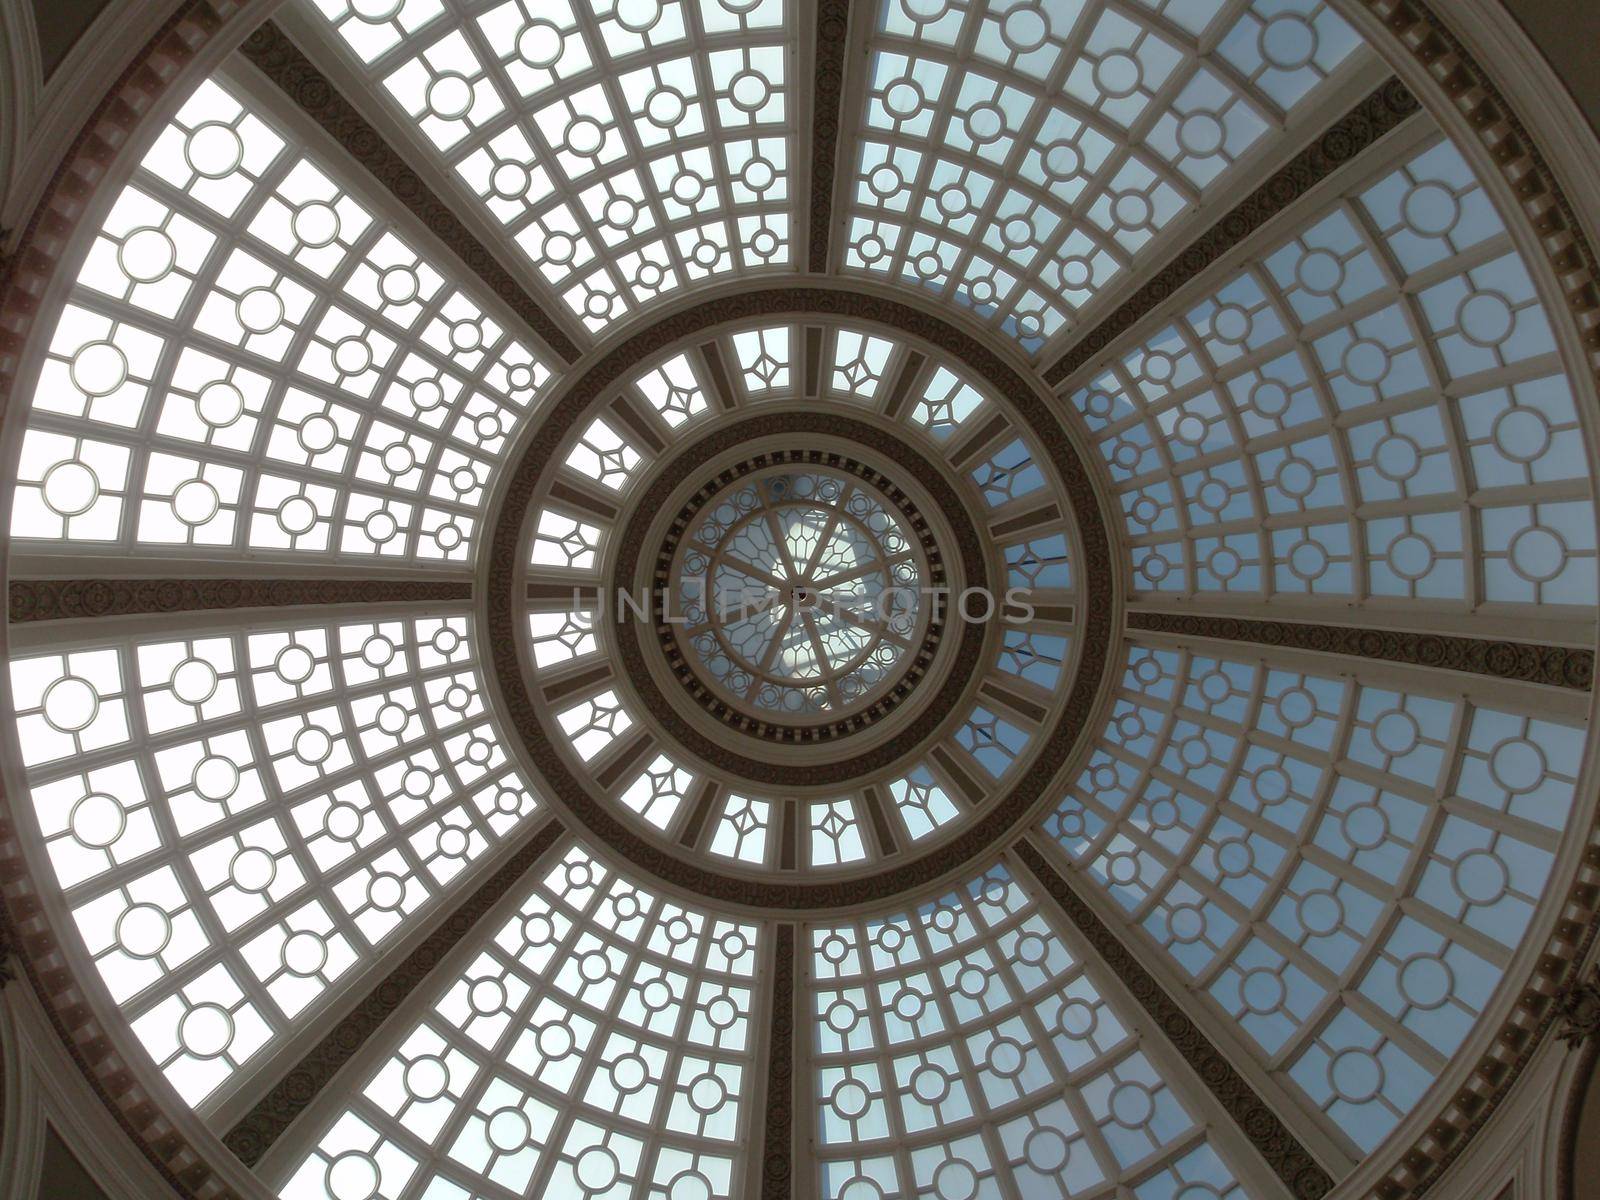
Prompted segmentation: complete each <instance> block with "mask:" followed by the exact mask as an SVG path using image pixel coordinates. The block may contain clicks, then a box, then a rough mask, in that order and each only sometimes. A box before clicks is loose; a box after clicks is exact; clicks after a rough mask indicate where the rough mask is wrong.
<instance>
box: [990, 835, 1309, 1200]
mask: <svg viewBox="0 0 1600 1200" xmlns="http://www.w3.org/2000/svg"><path fill="white" fill-rule="evenodd" d="M1014 849H1015V852H1016V855H1017V857H1018V858H1019V859H1021V861H1022V864H1023V865H1024V866H1025V867H1027V868H1028V870H1029V871H1030V872H1032V873H1033V876H1034V878H1035V879H1037V880H1038V881H1039V885H1040V886H1041V887H1042V888H1043V889H1044V891H1045V892H1046V893H1048V894H1049V896H1050V897H1051V899H1053V900H1054V901H1055V902H1056V904H1057V905H1058V906H1059V907H1060V909H1061V911H1062V912H1063V913H1065V914H1066V916H1067V918H1068V920H1070V921H1071V922H1072V924H1073V925H1074V926H1075V927H1076V928H1077V930H1078V931H1079V932H1080V933H1082V934H1083V936H1084V937H1085V938H1087V939H1088V940H1089V943H1090V944H1091V945H1092V946H1093V947H1094V948H1095V950H1096V951H1097V952H1098V953H1099V955H1100V957H1101V959H1102V960H1103V961H1104V962H1105V964H1106V966H1108V967H1109V968H1110V969H1111V970H1112V971H1113V972H1114V973H1115V974H1116V976H1117V978H1119V979H1121V980H1122V982H1123V983H1124V984H1126V985H1127V988H1128V991H1129V992H1131V993H1132V995H1133V997H1134V999H1136V1000H1137V1001H1138V1002H1139V1004H1140V1005H1141V1006H1142V1007H1143V1008H1144V1010H1145V1012H1147V1013H1149V1014H1150V1017H1151V1019H1152V1020H1153V1022H1154V1023H1155V1026H1156V1028H1158V1029H1160V1030H1161V1032H1162V1034H1163V1035H1164V1036H1165V1037H1166V1039H1167V1041H1168V1042H1170V1043H1171V1045H1172V1046H1173V1048H1174V1049H1176V1050H1177V1052H1178V1053H1179V1054H1180V1055H1181V1056H1182V1057H1183V1059H1184V1061H1186V1062H1187V1063H1188V1064H1189V1065H1190V1066H1191V1067H1192V1068H1194V1071H1195V1073H1196V1074H1197V1075H1198V1076H1199V1077H1200V1079H1201V1082H1203V1083H1204V1084H1205V1086H1206V1087H1207V1088H1209V1089H1210V1091H1211V1094H1212V1095H1213V1096H1215V1097H1216V1099H1217V1103H1219V1104H1220V1105H1222V1107H1223V1109H1225V1110H1226V1111H1227V1113H1228V1115H1229V1116H1230V1117H1232V1118H1233V1120H1234V1122H1235V1124H1237V1125H1238V1127H1239V1131H1240V1132H1241V1133H1242V1134H1243V1135H1244V1137H1245V1139H1246V1140H1247V1141H1248V1142H1249V1143H1250V1144H1251V1145H1252V1146H1254V1147H1255V1149H1256V1151H1257V1152H1258V1153H1259V1154H1260V1155H1261V1157H1262V1158H1263V1159H1264V1160H1265V1161H1266V1163H1267V1165H1268V1166H1269V1167H1271V1168H1272V1170H1273V1172H1274V1173H1275V1174H1276V1175H1277V1176H1278V1178H1279V1179H1281V1180H1283V1182H1284V1185H1285V1186H1286V1187H1287V1188H1288V1189H1289V1193H1290V1195H1292V1196H1294V1197H1295V1198H1296V1200H1320V1197H1322V1196H1326V1195H1327V1194H1328V1193H1329V1192H1330V1191H1332V1190H1333V1182H1334V1181H1333V1177H1332V1176H1331V1175H1329V1174H1328V1172H1327V1171H1325V1170H1324V1169H1323V1168H1322V1166H1321V1165H1320V1164H1319V1163H1318V1162H1317V1161H1316V1159H1314V1158H1312V1157H1311V1152H1310V1151H1309V1150H1307V1149H1306V1148H1305V1146H1303V1145H1302V1144H1301V1142H1300V1140H1299V1139H1298V1138H1297V1137H1295V1136H1294V1134H1293V1133H1292V1132H1291V1131H1290V1129H1289V1128H1288V1126H1286V1125H1285V1124H1284V1123H1283V1122H1282V1121H1281V1120H1280V1119H1279V1118H1278V1114H1277V1113H1275V1112H1273V1110H1272V1108H1271V1106H1270V1105H1268V1104H1267V1102H1266V1101H1265V1100H1263V1099H1262V1098H1261V1097H1260V1096H1259V1095H1257V1094H1256V1091H1255V1089H1254V1088H1252V1087H1251V1086H1250V1083H1249V1081H1248V1080H1246V1079H1245V1078H1244V1076H1242V1075H1240V1074H1239V1072H1238V1070H1237V1069H1235V1067H1234V1065H1233V1064H1232V1063H1231V1062H1229V1061H1228V1058H1227V1056H1226V1055H1225V1054H1223V1053H1222V1051H1220V1050H1219V1049H1217V1046H1216V1043H1214V1042H1213V1041H1212V1040H1211V1039H1210V1038H1208V1037H1206V1035H1205V1033H1204V1032H1203V1031H1202V1030H1201V1029H1200V1027H1199V1026H1198V1025H1196V1024H1195V1023H1194V1021H1193V1020H1191V1019H1190V1017H1189V1015H1188V1014H1187V1013H1185V1012H1184V1011H1183V1009H1182V1008H1181V1007H1180V1006H1179V1005H1178V1003H1177V1001H1175V1000H1174V999H1173V998H1172V997H1171V996H1170V995H1168V994H1167V991H1166V989H1165V988H1163V987H1162V986H1161V984H1160V983H1158V982H1157V981H1156V979H1155V977H1154V976H1152V975H1151V974H1150V972H1149V971H1147V970H1145V968H1144V966H1143V964H1142V963H1140V962H1139V960H1138V959H1137V958H1136V957H1135V956H1134V955H1133V954H1132V953H1131V952H1130V951H1129V950H1128V948H1127V946H1125V945H1123V943H1122V940H1121V939H1120V938H1118V937H1117V935H1116V934H1114V933H1113V932H1112V931H1111V929H1110V927H1109V926H1107V925H1106V923H1105V922H1104V921H1102V920H1101V919H1100V917H1099V915H1098V914H1097V913H1096V912H1095V911H1094V909H1092V908H1091V907H1090V906H1089V905H1088V904H1087V903H1086V902H1085V901H1084V899H1083V897H1082V896H1080V895H1079V894H1078V892H1077V889H1075V888H1074V887H1073V886H1072V885H1071V884H1070V883H1068V882H1067V879H1066V877H1065V876H1064V875H1062V874H1061V872H1059V871H1057V870H1056V869H1055V868H1054V867H1053V866H1051V865H1050V862H1049V861H1048V860H1047V859H1046V858H1045V856H1044V855H1043V854H1041V853H1039V850H1038V848H1037V847H1036V846H1035V845H1034V844H1033V842H1032V840H1031V839H1030V838H1027V837H1024V838H1022V839H1021V840H1020V841H1018V842H1017V844H1016V846H1015V848H1014Z"/></svg>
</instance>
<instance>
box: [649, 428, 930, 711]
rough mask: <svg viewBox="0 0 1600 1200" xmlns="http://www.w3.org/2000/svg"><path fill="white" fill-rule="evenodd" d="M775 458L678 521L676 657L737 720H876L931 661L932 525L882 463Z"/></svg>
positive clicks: (740, 473) (744, 470) (673, 578)
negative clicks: (875, 466) (868, 466)
mask: <svg viewBox="0 0 1600 1200" xmlns="http://www.w3.org/2000/svg"><path fill="white" fill-rule="evenodd" d="M774 457H775V458H777V459H778V460H779V461H777V462H769V463H768V464H767V465H763V466H758V467H755V468H754V469H751V466H750V464H744V465H742V467H741V469H739V470H736V471H734V472H732V473H731V476H730V477H723V478H721V479H719V480H718V481H717V482H716V483H715V484H713V485H710V486H708V487H706V488H703V489H701V491H700V493H699V495H698V496H697V497H696V501H695V502H693V503H692V504H691V505H690V508H689V509H688V510H687V511H686V512H685V513H684V515H683V519H682V520H681V521H680V522H679V523H677V524H676V529H675V531H674V534H675V535H674V536H673V538H672V539H671V545H670V547H669V548H667V550H666V554H665V555H664V557H665V558H666V559H667V561H668V562H669V563H670V566H669V568H668V579H669V580H670V583H669V586H668V594H667V596H666V597H665V600H666V610H667V611H666V616H667V621H666V622H665V623H664V625H665V627H666V629H667V630H669V631H670V632H669V634H668V639H669V641H670V642H671V643H672V646H671V650H672V651H673V652H674V653H673V657H674V658H676V659H677V661H678V664H679V670H680V673H685V669H686V673H687V674H689V675H692V676H693V683H692V684H691V689H692V690H694V691H696V692H698V693H700V695H701V699H702V702H709V706H710V707H713V708H715V709H719V710H721V711H722V715H723V716H724V718H725V719H727V718H733V717H734V716H735V714H739V715H741V716H743V717H744V718H746V719H747V720H748V721H749V722H750V723H751V724H752V725H755V726H760V725H765V724H768V723H770V724H774V725H806V724H808V723H811V722H822V723H833V724H837V723H839V722H841V719H845V723H846V724H854V723H856V722H854V721H850V720H849V718H852V717H856V718H859V723H860V724H867V723H871V721H873V720H875V719H876V718H877V717H879V716H882V715H883V714H884V713H886V712H887V711H888V710H889V709H890V708H892V707H894V705H895V704H897V703H898V701H899V700H900V699H901V698H903V696H904V695H905V694H906V693H907V691H908V690H909V688H910V685H911V683H912V682H913V681H914V680H913V679H912V678H911V676H914V675H917V674H920V669H921V668H923V667H925V665H926V661H927V657H928V656H927V640H928V635H929V632H930V628H929V626H930V621H929V613H930V611H931V610H933V609H935V608H937V605H938V599H939V598H938V597H937V596H936V595H935V594H933V587H934V586H936V585H937V584H942V582H943V571H942V569H940V568H938V566H937V560H938V554H937V550H936V549H934V550H932V553H933V556H934V569H930V559H929V553H930V549H931V538H930V537H929V536H928V531H927V529H926V526H925V524H924V522H923V521H922V519H921V517H920V516H919V515H918V513H917V512H916V510H915V509H914V508H913V507H911V503H910V500H909V499H908V498H907V497H906V496H905V494H904V493H903V492H901V491H900V489H898V488H897V487H894V486H893V485H892V484H890V483H888V481H886V480H885V479H884V478H883V477H882V476H881V475H879V474H878V473H877V472H874V471H870V470H864V469H863V468H861V466H860V465H859V464H856V463H853V462H852V463H849V464H848V465H847V464H845V463H838V464H837V465H833V464H821V463H798V462H793V461H783V458H784V456H774ZM913 668H917V669H916V670H913ZM686 682H689V681H688V680H686ZM841 731H842V729H841Z"/></svg>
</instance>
